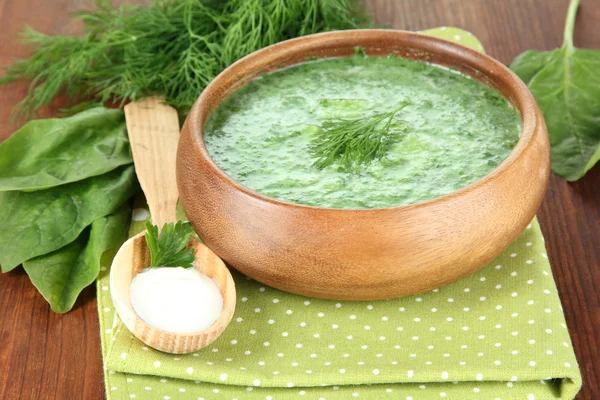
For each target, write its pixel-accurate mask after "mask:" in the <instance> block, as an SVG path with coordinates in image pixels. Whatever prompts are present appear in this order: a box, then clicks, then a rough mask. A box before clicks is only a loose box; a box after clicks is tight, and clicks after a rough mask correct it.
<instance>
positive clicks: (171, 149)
mask: <svg viewBox="0 0 600 400" xmlns="http://www.w3.org/2000/svg"><path fill="white" fill-rule="evenodd" d="M125 120H126V123H127V132H128V134H129V141H130V143H131V150H132V152H133V162H134V164H135V172H136V174H137V177H138V180H139V181H140V185H141V186H142V190H143V191H144V194H145V195H146V201H147V202H148V207H149V208H150V215H151V216H152V223H153V224H154V225H157V226H159V227H161V228H162V226H163V225H164V224H165V223H168V222H175V221H177V217H176V214H175V209H176V206H177V199H178V197H179V194H178V192H177V180H176V179H175V158H176V154H177V143H178V142H179V116H178V115H177V111H176V110H175V109H174V108H172V107H169V106H167V105H165V104H162V99H160V98H158V97H148V98H145V99H142V100H140V101H136V102H133V103H130V104H128V105H126V106H125Z"/></svg>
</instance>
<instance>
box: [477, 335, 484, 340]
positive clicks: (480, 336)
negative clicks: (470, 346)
mask: <svg viewBox="0 0 600 400" xmlns="http://www.w3.org/2000/svg"><path fill="white" fill-rule="evenodd" d="M477 338H479V339H485V335H479V336H477Z"/></svg>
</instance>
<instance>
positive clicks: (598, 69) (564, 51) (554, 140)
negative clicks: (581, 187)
mask: <svg viewBox="0 0 600 400" xmlns="http://www.w3.org/2000/svg"><path fill="white" fill-rule="evenodd" d="M578 7H579V0H571V3H570V5H569V11H568V14H567V20H566V23H565V30H564V41H563V45H562V47H561V48H559V49H555V50H553V51H535V50H529V51H526V52H524V53H523V54H521V55H519V56H518V57H517V58H516V59H515V60H514V61H513V62H512V64H511V66H510V68H511V69H512V70H513V71H514V72H515V73H516V74H517V75H519V77H520V78H521V79H522V80H523V81H524V82H525V83H526V84H527V86H529V89H530V90H531V92H532V93H533V95H534V96H535V99H536V100H537V103H538V105H539V106H540V109H541V110H542V113H543V114H544V119H545V120H546V124H547V126H548V133H549V136H550V146H551V149H552V170H553V171H554V172H555V173H557V174H558V175H560V176H562V177H564V178H565V179H567V180H569V181H575V180H577V179H579V178H581V177H582V176H583V175H584V174H585V173H586V172H587V171H588V170H589V169H590V168H592V167H593V166H594V164H596V163H597V162H598V161H599V160H600V50H592V49H578V48H575V47H574V46H573V27H574V25H575V15H576V13H577V8H578Z"/></svg>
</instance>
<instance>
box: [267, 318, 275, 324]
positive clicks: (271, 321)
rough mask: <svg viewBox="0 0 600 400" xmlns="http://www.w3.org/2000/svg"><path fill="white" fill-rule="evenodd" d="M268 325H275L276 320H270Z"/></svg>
mask: <svg viewBox="0 0 600 400" xmlns="http://www.w3.org/2000/svg"><path fill="white" fill-rule="evenodd" d="M267 323H268V324H269V325H273V324H274V323H275V320H272V319H270V320H268V321H267Z"/></svg>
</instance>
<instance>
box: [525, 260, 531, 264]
mask: <svg viewBox="0 0 600 400" xmlns="http://www.w3.org/2000/svg"><path fill="white" fill-rule="evenodd" d="M525 263H527V264H533V261H531V260H527V261H525Z"/></svg>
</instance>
